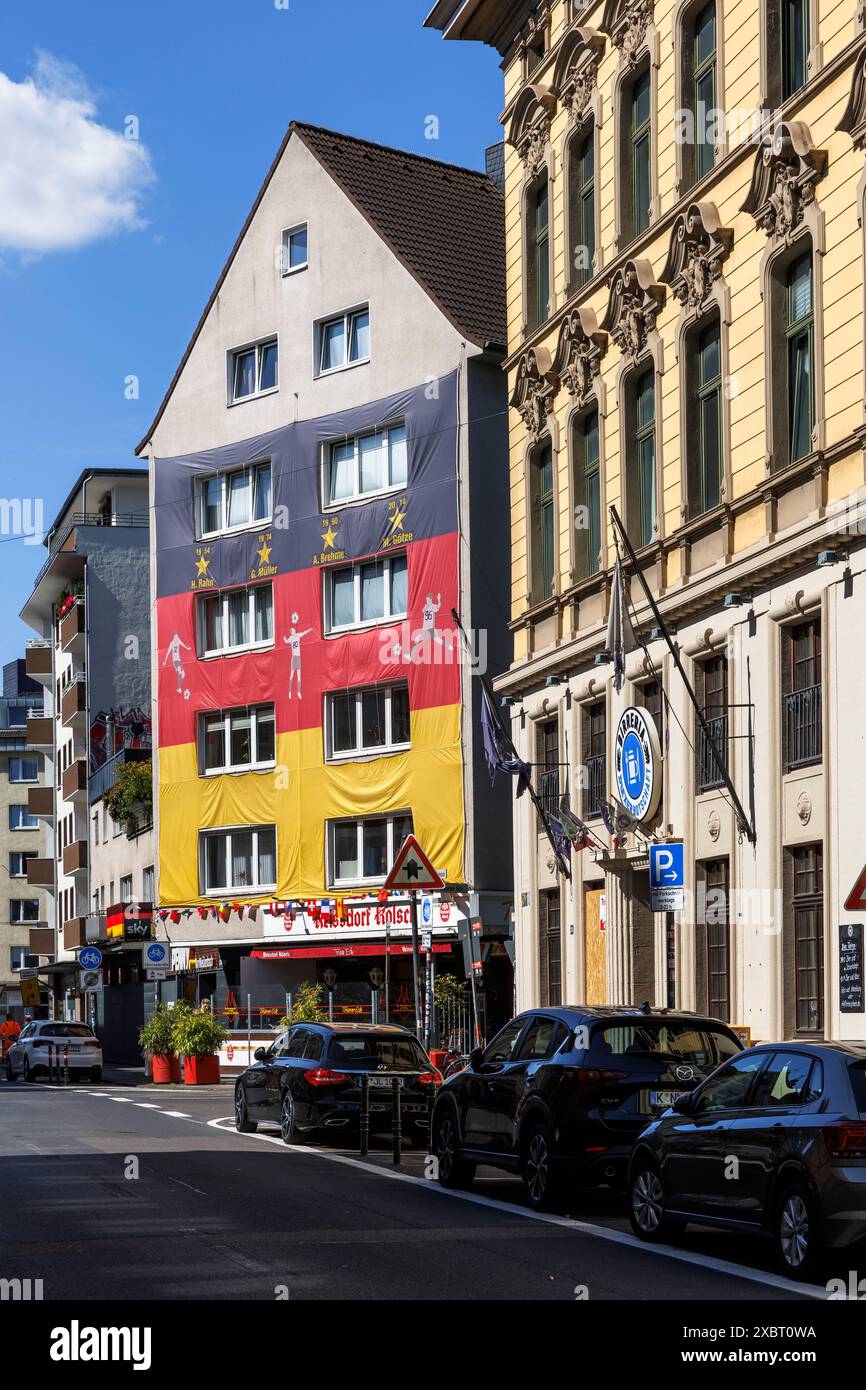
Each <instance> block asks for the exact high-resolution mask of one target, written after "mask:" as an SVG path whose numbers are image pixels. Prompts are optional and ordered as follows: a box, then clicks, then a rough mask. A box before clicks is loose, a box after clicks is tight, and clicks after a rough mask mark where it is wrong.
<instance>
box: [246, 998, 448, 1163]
mask: <svg viewBox="0 0 866 1390" xmlns="http://www.w3.org/2000/svg"><path fill="white" fill-rule="evenodd" d="M254 1056H255V1058H256V1061H255V1065H254V1066H251V1067H248V1068H247V1070H246V1071H244V1072H242V1073H241V1075H240V1076H239V1077H238V1079H237V1082H236V1083H235V1127H236V1128H237V1129H238V1130H239V1131H240V1133H241V1134H251V1133H253V1132H254V1131H255V1130H256V1129H257V1127H258V1126H259V1125H260V1124H262V1123H265V1124H278V1125H279V1127H280V1133H281V1134H282V1136H283V1139H284V1141H285V1143H287V1144H297V1143H299V1142H300V1141H301V1140H303V1138H304V1136H305V1135H306V1136H308V1135H312V1134H313V1133H314V1132H315V1131H317V1130H319V1131H322V1132H323V1133H328V1134H333V1133H335V1132H341V1131H345V1130H353V1129H355V1128H357V1127H358V1125H359V1122H360V1116H361V1084H360V1079H361V1077H362V1076H363V1075H365V1074H366V1075H368V1076H369V1078H370V1082H369V1084H370V1133H371V1134H374V1133H376V1132H377V1131H381V1130H387V1131H389V1132H390V1129H391V1109H392V1093H391V1087H392V1077H393V1076H394V1075H395V1074H397V1075H399V1076H400V1079H401V1082H402V1086H401V1100H400V1109H401V1115H402V1125H403V1133H404V1134H406V1135H408V1137H409V1139H410V1140H411V1141H412V1143H413V1144H416V1145H418V1146H419V1147H421V1146H426V1144H427V1132H428V1125H427V1116H428V1113H429V1112H428V1106H429V1097H430V1088H431V1087H433V1086H438V1085H440V1084H441V1081H442V1077H441V1076H440V1074H439V1072H438V1071H437V1070H436V1068H435V1067H434V1066H433V1063H432V1062H431V1061H430V1058H429V1057H428V1056H427V1054H426V1052H425V1051H424V1049H423V1047H422V1046H421V1044H420V1043H419V1042H418V1041H417V1039H416V1038H415V1036H414V1035H413V1034H412V1033H410V1032H409V1031H408V1030H407V1029H405V1028H401V1027H399V1026H397V1025H396V1024H393V1025H378V1026H376V1025H371V1024H368V1023H296V1024H294V1025H293V1026H292V1027H291V1028H289V1029H287V1030H286V1032H285V1033H281V1034H280V1036H279V1037H278V1038H276V1039H275V1040H274V1042H272V1043H271V1045H270V1047H267V1048H264V1047H260V1048H258V1049H257V1050H256V1052H255V1053H254Z"/></svg>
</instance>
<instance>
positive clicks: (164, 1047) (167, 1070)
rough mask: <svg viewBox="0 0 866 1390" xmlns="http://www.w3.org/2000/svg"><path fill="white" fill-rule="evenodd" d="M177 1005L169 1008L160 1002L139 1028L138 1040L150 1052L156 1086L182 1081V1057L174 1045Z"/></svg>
mask: <svg viewBox="0 0 866 1390" xmlns="http://www.w3.org/2000/svg"><path fill="white" fill-rule="evenodd" d="M178 1008H181V1011H183V1010H182V1006H180V1005H176V1006H175V1008H173V1009H169V1008H168V1007H167V1006H166V1005H165V1004H159V1005H157V1007H156V1008H155V1009H154V1011H153V1013H152V1014H151V1016H150V1018H149V1019H148V1020H147V1022H146V1023H145V1024H143V1026H142V1027H141V1028H140V1029H139V1032H138V1041H139V1045H140V1047H141V1050H142V1052H144V1053H148V1052H149V1053H150V1056H151V1059H152V1062H153V1081H154V1085H156V1086H165V1085H167V1084H168V1083H169V1082H172V1081H174V1082H179V1081H180V1058H179V1057H178V1055H177V1053H176V1051H175V1046H174V1032H175V1028H176V1026H177V1017H176V1015H177V1009H178Z"/></svg>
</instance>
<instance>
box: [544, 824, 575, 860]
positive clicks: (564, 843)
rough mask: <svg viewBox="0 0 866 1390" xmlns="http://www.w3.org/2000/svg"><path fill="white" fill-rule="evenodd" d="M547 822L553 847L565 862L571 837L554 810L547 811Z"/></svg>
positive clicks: (569, 852) (569, 850)
mask: <svg viewBox="0 0 866 1390" xmlns="http://www.w3.org/2000/svg"><path fill="white" fill-rule="evenodd" d="M547 823H548V825H549V826H550V839H551V843H552V845H553V848H554V849H555V850H556V853H557V854H558V855H559V856H560V858H561V859H563V860H564V861H565V863H566V864H567V863H568V857H569V855H570V854H571V839H570V837H569V835H568V834H567V832H566V829H565V826H564V825H563V823H562V821H561V820H560V819H559V816H558V815H557V814H556V813H555V812H554V811H548V813H547Z"/></svg>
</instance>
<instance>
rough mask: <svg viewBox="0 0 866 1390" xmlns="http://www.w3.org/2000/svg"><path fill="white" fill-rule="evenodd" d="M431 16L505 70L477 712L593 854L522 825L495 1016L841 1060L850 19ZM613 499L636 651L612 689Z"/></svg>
mask: <svg viewBox="0 0 866 1390" xmlns="http://www.w3.org/2000/svg"><path fill="white" fill-rule="evenodd" d="M427 24H428V25H429V26H430V27H432V28H436V29H439V30H440V31H441V32H442V33H443V34H444V35H445V37H446V38H448V39H452V40H468V41H477V42H483V43H486V44H489V45H490V46H491V47H492V48H493V49H494V50H495V51H496V53H497V54H498V55H499V58H500V60H501V66H502V70H503V74H504V83H505V97H504V109H503V112H502V124H503V128H504V133H505V138H506V159H505V183H506V227H507V264H508V270H507V275H508V305H509V323H508V357H507V360H506V363H505V366H506V370H507V373H508V378H509V398H510V402H511V406H512V409H511V416H510V455H511V490H510V497H511V550H512V609H511V624H512V629H513V633H514V657H513V662H512V665H511V669H510V670H509V672H508V674H507V676H505V677H504V678H503V679H502V680H501V681H500V682H499V683H498V689H499V691H500V693H501V695H502V696H503V697H504V698H507V699H508V700H510V702H511V706H510V707H511V716H512V727H513V731H514V738H515V742H516V743H517V745H518V749H519V751H520V753H521V755H522V756H523V757H524V758H526V759H527V760H528V761H531V762H533V763H536V764H540V767H539V769H538V771H539V774H540V778H541V785H542V790H543V795H544V798H545V800H546V802H547V804H548V805H549V806H550V807H551V808H555V807H557V806H560V804H561V797H562V795H563V794H564V793H566V792H567V793H568V794H569V796H570V798H571V806H572V809H573V810H574V811H576V812H577V813H578V815H580V816H581V817H582V818H583V820H584V821H585V822H586V825H587V826H588V827H589V830H590V832H591V844H590V847H588V848H582V849H580V850H575V852H574V854H573V855H572V869H573V873H572V878H571V880H570V881H569V882H564V881H562V879H561V878H560V877H559V876H558V874H557V872H556V867H555V864H554V863H553V861H552V858H551V856H550V854H549V849H548V845H547V841H546V839H545V837H544V836H543V835H541V834H540V826H539V824H538V818H537V816H536V815H535V812H534V810H533V808H532V807H531V806H529V805H528V804H526V802H525V800H524V802H523V803H518V807H517V810H516V816H515V899H516V903H517V904H518V906H517V908H516V939H517V958H518V967H517V996H518V1001H519V1003H520V1004H521V1006H530V1005H537V1004H549V1003H555V1002H558V1001H559V999H560V998H563V999H564V998H570V999H577V1000H583V1001H585V1002H586V1003H588V1004H594V1003H605V1002H607V1003H624V1004H640V1003H641V1002H642V1001H644V1000H649V1001H651V1002H652V1003H654V1004H657V1005H665V1004H668V1003H670V1004H675V1005H678V1006H680V1007H686V1008H693V1009H698V1010H708V1011H709V1012H710V1013H712V1014H714V1015H716V1016H718V1017H721V1018H723V1019H727V1020H729V1021H730V1022H731V1023H734V1024H737V1025H741V1026H743V1027H745V1028H749V1029H751V1035H752V1037H753V1038H754V1039H772V1038H778V1037H790V1036H793V1035H796V1036H798V1037H804V1038H810V1037H820V1036H827V1037H832V1038H862V1037H863V1036H864V1031H866V1013H864V1009H866V997H864V993H863V968H864V967H863V928H862V916H863V914H862V911H861V910H860V909H859V907H857V908H855V909H854V910H853V911H850V910H848V909H847V908H846V906H845V903H846V899H847V898H848V894H849V891H850V889H851V887H852V885H853V884H854V882H855V880H856V879H857V876H858V874H859V873H860V871H861V869H862V866H863V860H864V857H866V856H864V846H863V837H862V834H861V832H860V827H859V814H860V811H859V808H860V804H861V799H862V797H861V788H862V782H863V776H864V772H866V734H864V728H863V720H862V716H861V712H860V710H859V695H860V689H861V685H862V678H861V667H862V660H861V656H860V653H861V648H862V635H863V632H864V630H866V578H864V549H863V544H864V541H863V538H864V524H863V509H864V502H866V486H864V483H866V473H864V441H866V415H864V321H866V319H864V287H863V265H864V242H863V228H864V225H866V218H864V187H866V179H864V149H866V21H864V14H863V12H862V10H857V7H856V6H855V7H851V8H849V9H837V10H832V9H831V10H828V9H827V8H826V7H820V6H817V5H815V4H814V3H810V0H791V3H790V4H785V5H783V6H781V7H780V6H779V4H778V3H777V0H758V3H756V4H755V5H752V6H749V5H745V6H744V5H741V4H731V3H727V4H726V3H723V0H696V3H688V0H684V3H680V4H677V5H674V6H671V5H662V4H661V3H653V0H590V2H589V3H583V4H580V3H577V0H438V3H437V4H436V5H435V6H434V8H433V10H432V13H431V14H430V16H429V18H428V20H427ZM611 506H614V507H616V509H617V512H618V514H619V516H620V518H621V520H622V523H623V525H624V528H625V531H626V534H627V537H628V540H629V542H630V544H631V546H632V547H633V549H634V551H635V553H636V564H632V563H630V564H629V565H628V567H627V568H628V574H629V587H630V596H629V597H630V602H631V605H632V609H633V617H634V622H635V626H636V627H637V630H638V632H639V633H640V635H641V637H642V642H643V646H642V647H640V646H639V647H637V648H635V649H634V650H633V651H631V652H630V653H628V654H627V655H626V657H625V670H624V682H623V684H622V688H621V689H617V688H616V686H615V684H614V681H613V679H612V669H611V665H610V663H609V656H610V655H611V653H608V652H607V651H606V648H607V622H608V616H609V611H610V606H611V582H612V577H613V574H614V571H615V562H616V553H617V552H616V545H615V531H614V525H613V524H612V517H611V514H610V510H609V509H610V508H611ZM617 534H618V533H617ZM620 550H621V551H622V550H623V544H622V540H620ZM638 571H639V573H640V575H642V577H643V579H644V581H645V582H646V585H647V587H648V589H649V591H650V595H651V596H652V599H653V601H654V602H655V604H656V605H657V608H658V611H659V614H660V616H661V619H662V622H663V625H664V626H666V627H667V628H668V629H670V631H671V633H672V634H673V636H674V639H675V643H676V658H675V656H674V653H673V652H672V650H671V648H670V647H669V646H668V645H667V643H666V641H665V640H664V637H663V632H662V629H661V628H660V626H659V618H658V616H657V615H656V613H654V612H653V610H652V607H651V604H650V602H649V601H648V600H647V598H646V595H645V591H644V589H643V587H642V585H641V583H640V579H639V577H638ZM677 661H679V662H681V663H682V666H683V669H684V671H685V674H686V676H687V678H688V680H689V683H690V684H691V686H692V688H693V690H694V691H695V694H696V699H697V705H698V708H699V710H700V713H701V715H702V717H703V723H702V722H701V720H700V719H699V718H698V715H697V714H696V710H695V708H694V706H693V704H692V702H691V699H690V697H689V695H688V691H687V688H686V686H685V684H684V683H683V680H682V679H681V675H680V673H679V671H678V669H677ZM629 723H631V724H632V726H633V728H635V729H637V728H638V727H640V729H641V730H642V733H641V736H640V738H639V739H638V740H636V741H637V742H639V743H640V745H641V753H640V756H639V757H636V758H635V759H634V760H633V763H632V764H631V765H630V760H629V759H628V758H627V757H624V756H623V750H624V749H625V748H626V739H627V737H628V727H629ZM630 746H631V747H633V746H634V745H630ZM626 751H628V750H626ZM632 770H633V771H634V776H633V777H632V775H631V772H632ZM726 779H727V780H726ZM644 789H647V790H648V791H649V793H650V794H649V795H648V796H647V797H642V796H641V795H638V794H637V792H638V790H644ZM735 798H736V799H737V800H738V801H739V807H738V806H737V805H736V804H735ZM615 801H618V802H620V803H621V805H622V806H623V807H624V808H625V811H626V813H627V814H626V815H625V817H623V816H622V815H620V814H619V813H618V811H617V807H616V805H615V804H614V802H615ZM605 803H606V804H605ZM612 813H615V814H616V815H617V817H618V819H617V820H614V819H613V817H612ZM605 817H607V821H609V822H610V825H611V826H612V830H611V828H609V827H608V824H607V823H606V819H605ZM635 822H636V823H635ZM616 832H619V833H616ZM670 839H680V840H682V842H683V845H684V857H685V866H686V874H685V888H686V895H685V906H684V907H683V910H682V911H681V912H677V913H672V914H670V916H669V917H666V914H665V912H664V911H658V910H654V908H653V902H652V900H651V896H650V885H649V866H648V846H649V843H650V842H651V841H652V840H670Z"/></svg>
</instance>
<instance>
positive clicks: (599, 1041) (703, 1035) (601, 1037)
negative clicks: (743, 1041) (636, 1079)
mask: <svg viewBox="0 0 866 1390" xmlns="http://www.w3.org/2000/svg"><path fill="white" fill-rule="evenodd" d="M740 1050H741V1049H740V1046H739V1044H738V1043H737V1041H736V1039H735V1038H733V1037H731V1035H730V1034H728V1033H723V1032H722V1031H721V1029H718V1028H698V1027H695V1025H694V1024H693V1023H687V1022H685V1021H681V1022H674V1021H671V1022H668V1021H662V1020H658V1021H656V1020H653V1019H647V1020H646V1021H641V1022H639V1023H618V1024H616V1025H610V1024H605V1025H604V1026H603V1027H601V1028H599V1029H597V1030H596V1031H595V1032H594V1033H593V1036H592V1049H591V1051H592V1056H593V1059H594V1060H597V1059H598V1057H599V1056H602V1055H603V1056H613V1057H635V1056H642V1057H647V1056H651V1057H657V1058H658V1059H659V1060H660V1061H672V1062H690V1063H691V1064H692V1065H693V1066H696V1067H702V1068H703V1067H717V1066H718V1065H719V1063H720V1062H725V1061H727V1059H728V1058H729V1057H735V1056H736V1055H737V1053H738V1052H739V1051H740Z"/></svg>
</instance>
